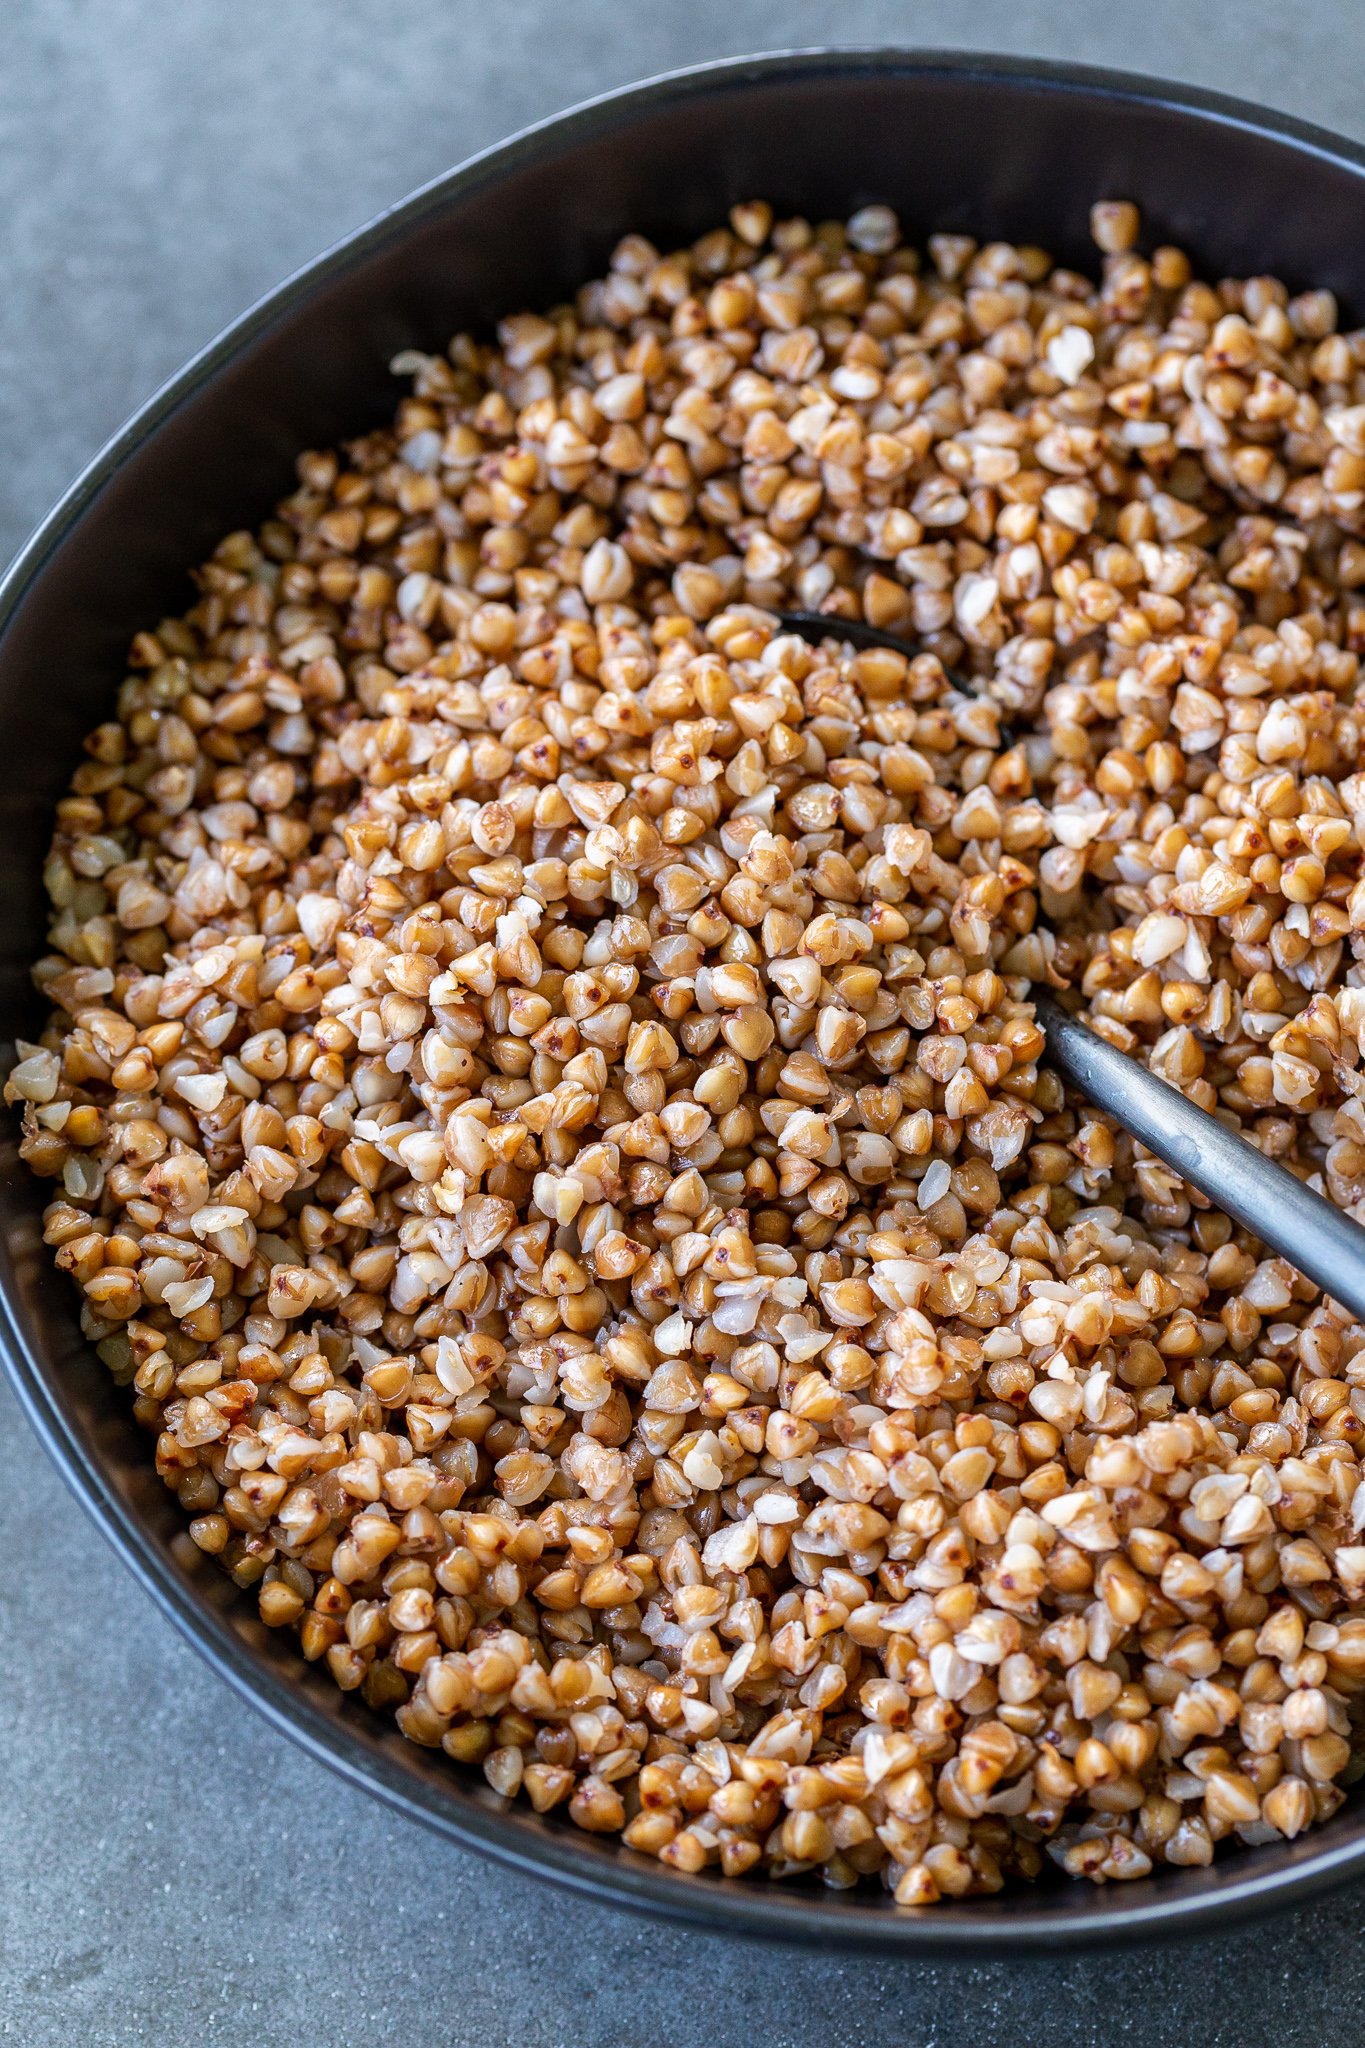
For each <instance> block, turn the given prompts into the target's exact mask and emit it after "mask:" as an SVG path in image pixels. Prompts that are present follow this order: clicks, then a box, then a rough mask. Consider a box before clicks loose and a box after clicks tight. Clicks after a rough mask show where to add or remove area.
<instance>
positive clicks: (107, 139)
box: [0, 0, 1365, 2048]
mask: <svg viewBox="0 0 1365 2048" xmlns="http://www.w3.org/2000/svg"><path fill="white" fill-rule="evenodd" d="M2 12H3V20H2V21H0V221H2V222H3V227H2V228H0V251H2V252H3V255H0V456H2V459H0V555H4V556H7V555H8V554H9V553H10V552H12V550H13V549H14V548H15V547H16V546H17V545H18V543H19V542H20V541H21V540H22V538H23V536H24V534H25V532H26V531H27V529H28V528H29V527H30V526H31V525H32V524H33V523H34V522H35V521H36V520H37V519H38V518H39V516H40V515H41V514H42V513H43V512H44V511H45V510H46V508H47V506H48V504H49V503H50V502H51V500H52V499H53V498H54V497H55V496H56V495H57V493H58V491H59V490H60V489H61V488H62V487H63V486H64V484H65V483H66V482H67V481H68V479H69V478H70V477H71V476H72V475H73V474H74V472H75V471H76V469H77V468H78V467H79V466H80V465H81V464H82V463H83V462H84V461H85V460H86V458H87V457H88V456H89V455H90V454H92V453H93V452H94V450H95V449H96V448H97V447H98V445H99V444H100V442H102V441H103V440H104V438H105V437H106V435H107V434H108V433H109V432H110V431H111V430H112V429H113V428H115V427H116V426H117V425H118V424H119V422H120V421H121V420H122V418H123V417H124V415H125V414H126V413H127V412H128V411H129V410H130V409H131V408H132V407H133V406H134V405H135V404H136V403H138V402H139V401H140V400H141V399H143V398H144V397H145V396H146V395H147V394H148V393H149V392H150V391H151V390H152V389H153V388H154V386H155V385H156V384H158V383H159V382H160V381H161V379H162V378H163V377H165V376H166V375H167V374H169V372H171V371H172V370H174V369H175V368H176V367H177V366H178V365H179V364H180V363H181V362H182V361H183V360H184V358H185V357H186V356H187V355H188V354H189V353H190V352H191V351H192V350H193V349H196V348H198V347H199V346H200V344H201V343H203V342H205V341H207V340H208V339H209V338H210V336H211V335H212V334H213V333H214V332H215V331H216V330H217V329H218V328H219V327H220V326H221V325H222V324H223V323H224V322H225V321H227V320H228V319H230V318H231V317H232V316H233V315H234V314H235V313H237V312H238V311H239V310H240V309H241V308H242V307H243V306H244V305H245V304H247V302H248V301H249V300H250V299H252V298H253V297H255V296H256V295H257V294H258V293H259V292H261V291H263V290H265V289H266V288H268V287H269V286H270V285H271V284H273V283H274V282H275V281H276V279H278V278H279V277H280V276H282V275H283V274H284V273H285V272H286V271H287V270H289V269H291V268H292V267H293V266H294V265H296V264H298V263H300V262H302V261H304V260H305V259H306V258H308V257H309V256H311V255H313V254H314V253H315V252H316V251H317V250H318V249H320V248H322V247H323V246H324V244H326V243H328V242H330V241H332V240H333V239H335V238H336V237H337V236H338V235H340V234H342V233H344V232H345V231H346V230H348V229H349V228H351V227H353V226H355V225H356V224H357V223H358V222H360V221H362V220H363V219H364V218H365V217H366V216H367V215H368V214H370V213H373V212H374V211H376V210H377V209H378V208H379V207H381V206H383V205H386V204H388V203H389V202H391V201H393V200H396V199H398V198H400V197H401V196H402V195H403V194H404V193H405V192H406V191H408V190H409V189H410V188H411V187H412V186H414V185H417V184H418V183H420V182H422V181H423V180H425V179H427V178H429V177H431V176H433V175H434V174H435V173H437V172H439V171H441V170H443V169H444V168H445V167H446V166H447V165H448V164H450V163H452V162H454V161H456V160H458V159H459V158H461V157H463V156H465V155H467V154H468V153H469V152H470V151H472V150H474V149H477V148H481V147H483V146H484V145H485V144H487V143H491V142H493V141H496V140H497V139H498V137H499V136H501V135H503V134H506V133H507V132H509V131H510V130H512V129H514V128H516V127H519V126H520V125H522V124H523V123H524V122H526V121H529V120H532V119H535V118H537V117H539V116H541V115H544V114H549V113H552V112H554V111H555V110H556V109H557V108H559V107H562V106H565V105H568V104H569V103H570V102H572V101H574V100H577V99H581V98H584V97H586V96H587V95H589V94H591V93H594V92H599V91H601V90H603V89H605V88H607V87H610V86H613V85H617V84H622V83H625V82H626V81H628V80H630V79H632V78H638V77H643V76H645V75H647V74H648V73H650V72H654V71H661V70H665V69H668V68H670V67H673V66H677V65H682V64H689V63H695V62H698V61H700V60H702V59H704V58H708V57H718V56H724V55H727V54H730V53H734V52H738V51H742V50H750V49H761V48H771V47H780V46H782V45H788V46H790V45H794V44H816V43H821V42H829V41H838V42H902V43H919V44H942V45H949V46H958V47H961V46H963V45H967V44H970V45H972V46H975V47H980V48H982V49H1001V50H1010V51H1015V52H1020V53H1032V54H1042V55H1054V56H1056V55H1066V56H1072V57H1083V58H1085V59H1087V60H1088V61H1091V62H1094V63H1107V64H1114V65H1123V66H1128V67H1131V68H1134V69H1139V70H1149V71H1153V72H1158V73H1163V74H1165V75H1167V76H1170V77H1178V78H1183V79H1187V80H1193V81H1197V82H1198V83H1201V84H1205V85H1212V86H1221V87H1223V88H1224V89H1226V90H1228V91H1231V92H1236V93H1241V94H1244V95H1246V96H1247V97H1250V98H1256V99H1262V100H1265V101H1268V102H1270V103H1272V104H1274V105H1276V106H1279V107H1283V108H1287V109H1289V110H1291V111H1292V112H1294V113H1297V114H1300V115H1304V116H1307V117H1308V118H1310V119H1316V120H1320V121H1322V122H1323V123H1325V124H1326V125H1328V126H1332V127H1336V128H1339V129H1343V130H1345V131H1346V132H1348V133H1354V134H1356V135H1365V106H1363V105H1362V100H1361V96H1360V75H1361V60H1362V58H1363V57H1365V14H1362V12H1361V9H1360V5H1359V0H1298V4H1290V0H1240V4H1239V5H1238V6H1237V7H1236V8H1235V9H1233V8H1231V7H1226V6H1223V5H1221V4H1218V0H1214V4H1212V5H1209V6H1206V7H1199V6H1194V5H1191V4H1189V0H1145V4H1144V5H1141V6H1133V5H1131V4H1129V0H1111V4H1109V5H1106V6H1105V7H1103V8H1086V9H1084V10H1083V9H1082V8H1081V7H1080V6H1078V5H1076V4H1075V0H975V4H974V5H973V6H972V7H971V9H970V10H964V9H963V8H962V7H961V6H960V4H959V5H953V4H952V0H932V4H930V0H923V4H914V0H899V4H898V0H840V4H839V5H837V6H836V5H834V4H832V0H821V4H811V0H784V4H777V0H685V4H684V0H639V4H636V5H628V4H626V0H489V4H484V5H477V4H469V0H425V4H424V5H423V6H421V7H418V8H405V7H402V6H400V5H398V4H396V0H10V4H9V5H8V6H6V7H4V8H3V10H2ZM1087 16H1088V17H1089V19H1088V22H1087V25H1086V26H1085V27H1084V28H1081V27H1080V23H1081V22H1082V20H1083V19H1085V17H1087ZM1362 2016H1365V1889H1356V1890H1354V1891H1347V1892H1341V1893H1337V1894H1335V1895H1334V1896H1333V1897H1331V1898H1330V1899H1328V1900H1326V1901H1324V1902H1322V1903H1320V1904H1316V1905H1310V1906H1308V1907H1305V1908H1304V1909H1302V1910H1301V1911H1299V1912H1297V1913H1294V1914H1289V1915H1284V1916H1281V1917H1279V1918H1277V1919H1272V1920H1270V1921H1267V1922H1263V1923H1261V1924H1260V1925H1259V1926H1256V1927H1252V1928H1250V1929H1248V1930H1245V1931H1243V1932H1240V1933H1236V1934H1233V1935H1230V1936H1226V1937H1223V1938H1221V1939H1219V1940H1216V1941H1212V1942H1201V1943H1191V1944H1188V1945H1184V1946H1180V1947H1176V1948H1168V1949H1166V1950H1164V1951H1159V1950H1151V1949H1145V1950H1144V1949H1139V1950H1134V1951H1131V1952H1128V1953H1124V1954H1119V1955H1115V1956H1108V1957H1104V1956H1099V1957H1081V1958H1077V1959H1068V1958H1066V1957H1065V1956H1060V1955H1059V1956H1057V1957H1055V1958H1053V1959H1050V1960H1048V1961H1046V1962H1044V1963H1040V1964H1036V1965H1030V1966H1027V1967H1020V1966H1017V1965H1004V1964H995V1963H989V1964H986V1963H983V1964H980V1965H977V1966H962V1965H949V1964H943V1965H937V1966H932V1965H931V1966H924V1965H921V1966H906V1965H894V1964H884V1963H877V1962H867V1961H862V1960H858V1959H849V1960H845V1961H841V1960H839V1959H838V1958H824V1957H820V1958H815V1957H804V1956H802V1955H800V1954H797V1953H794V1952H786V1951H782V1950H775V1949H766V1950H765V1949H761V1948H756V1947H753V1946H750V1945H748V1944H746V1943H740V1942H737V1941H732V1942H727V1941H726V1940H724V1939H723V1938H720V1937H716V1936H709V1935H700V1934H694V1933H691V1932H688V1931H686V1930H683V1929H679V1928H673V1927H661V1926H656V1925H654V1924H652V1923H650V1922H648V1921H644V1920H638V1919H634V1918H629V1917H627V1916H625V1915H623V1914H619V1913H616V1912H610V1911H607V1910H605V1909H603V1908H594V1907H591V1906H588V1905H585V1904H582V1903H579V1902H576V1901H573V1900H570V1899H568V1898H566V1897H565V1896H563V1895H561V1894H559V1893H558V1892H555V1891H553V1890H551V1889H550V1888H548V1887H546V1886H543V1885H537V1884H534V1883H531V1882H529V1881H527V1880H526V1879H524V1878H520V1877H514V1876H511V1875H509V1874H507V1873H505V1872H503V1871H501V1870H498V1869H496V1868H495V1867H494V1866H492V1865H491V1864H488V1863H484V1862H482V1861H480V1860H478V1859H476V1858H475V1857H473V1856H471V1855H465V1854H460V1853H458V1852H457V1851H455V1850H454V1849H451V1848H449V1847H447V1846H446V1845H445V1844H443V1843H441V1842H439V1841H437V1840H436V1839H435V1838H434V1837H432V1836H429V1835H427V1834H425V1833H424V1832H422V1831H420V1830H418V1829H417V1828H415V1827H413V1826H411V1825H410V1824H408V1823H406V1822H405V1821H403V1820H400V1819H398V1818H397V1817H395V1816H394V1815H392V1814H390V1813H389V1812H387V1811H385V1810H384V1809H382V1808H380V1807H379V1806H377V1805H376V1804H374V1803H373V1802H371V1801H370V1800H368V1799H367V1798H365V1797H363V1796H362V1795H361V1794H360V1793H359V1792H356V1791H353V1790H351V1789H350V1788H349V1787H348V1786H346V1785H344V1784H342V1783H341V1782H340V1780H338V1779H336V1778H334V1777H332V1776H331V1775H330V1774H329V1773H328V1772H326V1771H324V1770H322V1769H321V1768H320V1767H319V1766H318V1765H316V1764H314V1763H311V1762H309V1761H308V1760H307V1759H306V1758H304V1757H303V1756H302V1755H301V1754H300V1753H299V1752H298V1751H297V1750H295V1749H294V1748H293V1747H292V1745H290V1744H289V1743H287V1742H286V1741H284V1740H283V1738H281V1737H280V1736H278V1735H275V1734H273V1733H272V1732H271V1731H270V1730H269V1729H268V1728H267V1727H266V1726H265V1724H264V1723H263V1722H262V1721H260V1720H259V1719H258V1718H257V1717H256V1716H255V1715H254V1714H253V1713H252V1711H251V1709H250V1708H249V1707H248V1706H246V1705H245V1704H243V1702H242V1701H241V1700H239V1699H238V1698H237V1697H236V1696H235V1695H234V1694H233V1693H231V1692H229V1691H228V1689H227V1688H226V1686H225V1685H223V1684H222V1683H221V1682H220V1681H219V1680H218V1679H216V1678H215V1677H214V1676H213V1675H212V1674H211V1673H210V1672H209V1671H208V1670H207V1669H206V1668H205V1666H204V1665H203V1664H201V1663H200V1661H199V1659H198V1658H197V1657H196V1656H195V1655H194V1653H193V1652H192V1651H191V1650H190V1649H189V1648H188V1647H187V1646H186V1645H185V1644H184V1643H183V1642H182V1641H181V1640H180V1638H179V1637H178V1636H177V1635H176V1634H175V1633H174V1632H173V1631H172V1629H171V1627H170V1625H169V1623H168V1622H166V1621H165V1620H164V1619H163V1618H162V1617H161V1615H160V1614H158V1613H157V1612H156V1611H155V1610H154V1609H153V1607H152V1605H151V1603H150V1601H149V1600H148V1599H147V1598H146V1597H145V1596H144V1595H143V1594H142V1593H141V1592H139V1590H138V1588H137V1587H136V1586H135V1585H134V1583H133V1581H132V1580H131V1578H130V1577H129V1576H128V1574H127V1573H126V1572H125V1571H124V1570H123V1568H122V1567H121V1566H120V1565H119V1564H118V1563H116V1561H115V1560H114V1558H113V1556H112V1555H111V1554H110V1552H109V1551H108V1550H107V1549H106V1548H105V1546H104V1544H103V1542H102V1541H101V1539H100V1537H99V1536H98V1534H97V1533H96V1531H95V1529H94V1528H93V1527H92V1525H91V1524H90V1523H89V1522H88V1521H87V1520H86V1518H85V1517H84V1515H83V1514H82V1513H81V1511H80V1510H79V1509H78V1508H77V1507H76V1506H75V1505H74V1503H73V1501H72V1500H71V1498H70V1497H69V1496H68V1495H67V1493H66V1492H65V1490H64V1488H63V1486H62V1485H61V1483H60V1481H59V1480H58V1479H57V1477H56V1474H55V1473H54V1472H53V1471H52V1470H51V1469H50V1467H49V1466H48V1464H47V1461H46V1459H45V1458H44V1456H43V1454H42V1453H41V1452H40V1451H39V1449H38V1448H37V1446H36V1444H35V1443H34V1441H33V1439H32V1437H31V1436H30V1435H29V1433H28V1431H27V1429H26V1427H25V1426H24V1424H23V1423H22V1421H21V1420H20V1418H19V1416H18V1414H17V1411H16V1409H15V1406H14V1403H13V1401H12V1399H11V1398H10V1396H9V1394H8V1392H5V1391H0V2039H3V2040H7V2041H8V2040H12V2041H15V2042H17V2043H22V2044H23V2048H128V2044H132V2043H151V2044H155V2048H181V2044H186V2048H188V2044H190V2043H193V2044H194V2048H218V2044H229V2048H276V2044H280V2048H284V2044H288V2048H296V2044H300V2043H308V2044H309V2048H352V2044H355V2043H360V2042H366V2043H376V2044H387V2043H390V2042H394V2043H400V2042H401V2043H402V2044H403V2048H446V2044H452V2048H457V2044H458V2048H465V2044H471V2048H472V2044H479V2048H568V2044H570V2043H572V2044H574V2048H626V2044H630V2048H731V2044H743V2048H808V2044H809V2048H815V2044H817V2043H818V2044H821V2048H823V2044H826V2043H835V2044H838V2048H863V2044H872V2043H876V2044H878V2048H888V2044H900V2043H905V2044H907V2048H1014V2044H1023V2043H1025V2042H1028V2043H1030V2044H1034V2043H1043V2044H1045V2048H1110V2044H1113V2043H1118V2042H1129V2041H1131V2042H1139V2041H1141V2042H1147V2041H1153V2040H1155V2041H1162V2040H1182V2041H1189V2042H1191V2043H1194V2044H1196V2048H1234V2044H1235V2048H1262V2044H1265V2048H1269V2044H1272V2043H1273V2044H1275V2048H1299V2044H1302V2048H1319V2044H1321V2043H1323V2042H1324V2041H1327V2040H1333V2041H1339V2042H1342V2043H1343V2044H1346V2043H1351V2042H1353V2041H1355V2040H1356V2039H1358V2038H1359V2037H1360V2033H1361V2020H1362Z"/></svg>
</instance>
